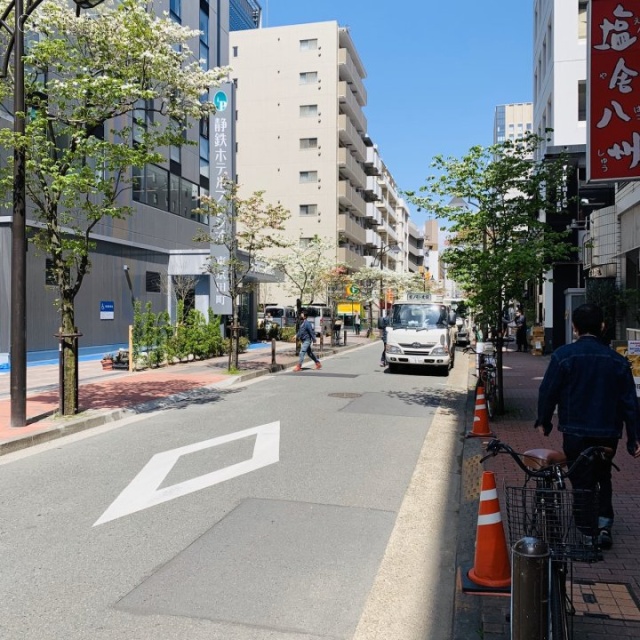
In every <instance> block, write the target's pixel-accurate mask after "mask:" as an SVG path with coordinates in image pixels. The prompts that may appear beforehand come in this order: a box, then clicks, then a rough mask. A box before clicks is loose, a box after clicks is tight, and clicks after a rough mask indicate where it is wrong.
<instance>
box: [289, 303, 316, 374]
mask: <svg viewBox="0 0 640 640" xmlns="http://www.w3.org/2000/svg"><path fill="white" fill-rule="evenodd" d="M296 338H298V340H300V342H302V346H301V347H300V362H298V364H297V365H296V366H295V367H294V368H293V370H294V371H300V369H302V363H303V361H304V357H305V355H307V354H308V355H309V357H310V358H311V359H312V360H313V361H314V362H315V363H316V369H322V365H321V364H320V359H319V358H318V357H317V356H316V354H315V353H313V351H312V350H311V345H312V344H315V342H316V330H315V329H314V328H313V325H312V324H311V322H309V320H307V314H306V312H304V311H303V312H302V313H301V314H300V328H299V329H298V333H297V335H296Z"/></svg>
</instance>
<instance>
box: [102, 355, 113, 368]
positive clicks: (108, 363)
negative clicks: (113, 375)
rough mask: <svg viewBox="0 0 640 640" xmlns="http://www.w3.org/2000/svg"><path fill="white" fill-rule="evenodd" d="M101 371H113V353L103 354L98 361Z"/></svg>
mask: <svg viewBox="0 0 640 640" xmlns="http://www.w3.org/2000/svg"><path fill="white" fill-rule="evenodd" d="M100 364H101V365H102V368H103V370H105V371H108V370H110V369H113V353H105V354H104V355H103V356H102V360H100Z"/></svg>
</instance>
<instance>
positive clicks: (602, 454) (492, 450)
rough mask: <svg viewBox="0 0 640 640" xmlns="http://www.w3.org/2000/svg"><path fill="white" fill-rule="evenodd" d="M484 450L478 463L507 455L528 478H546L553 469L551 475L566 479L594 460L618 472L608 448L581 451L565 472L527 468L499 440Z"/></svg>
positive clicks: (557, 469)
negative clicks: (608, 465) (499, 455)
mask: <svg viewBox="0 0 640 640" xmlns="http://www.w3.org/2000/svg"><path fill="white" fill-rule="evenodd" d="M486 450H487V451H488V453H487V455H486V456H484V457H483V458H481V460H480V462H481V463H482V462H484V461H485V460H487V459H489V458H492V457H494V456H497V455H498V454H499V453H501V452H502V453H508V454H509V455H510V456H511V457H512V458H513V459H514V460H515V461H516V463H517V465H518V466H519V467H520V468H521V469H522V470H523V471H524V472H525V474H526V475H527V476H528V477H529V478H548V477H549V475H550V470H551V469H553V473H554V474H557V475H559V476H560V477H561V478H568V477H569V476H570V475H571V474H572V473H573V472H574V471H575V470H576V469H577V468H578V467H579V466H581V465H583V464H586V463H590V462H593V461H594V460H595V459H598V458H599V459H600V460H605V461H606V462H608V463H609V464H610V465H611V466H612V467H613V468H614V469H616V470H617V471H620V469H619V468H618V467H617V466H616V464H615V463H614V462H613V459H612V455H611V454H612V453H613V451H612V449H610V448H609V447H589V448H587V449H585V450H584V451H582V452H581V453H580V455H579V456H578V457H577V459H576V460H575V461H574V463H573V464H572V465H571V467H570V468H569V469H567V470H566V471H562V470H561V469H560V468H559V465H557V464H554V465H551V466H550V467H547V468H546V469H540V470H538V471H534V470H533V469H530V468H529V467H527V466H526V465H525V464H524V462H522V457H523V456H524V454H523V453H518V452H517V451H514V450H513V449H512V448H511V447H510V446H509V445H508V444H506V443H505V442H501V441H500V440H497V439H495V438H494V439H493V440H491V441H490V442H488V443H487V447H486Z"/></svg>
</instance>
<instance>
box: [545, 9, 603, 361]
mask: <svg viewBox="0 0 640 640" xmlns="http://www.w3.org/2000/svg"><path fill="white" fill-rule="evenodd" d="M533 7H534V12H533V22H534V24H533V28H534V38H533V42H534V51H533V104H534V106H533V131H534V132H536V133H537V134H538V135H539V136H541V137H542V138H545V139H546V142H545V143H544V144H543V145H542V147H541V149H540V158H542V157H547V158H557V157H559V156H560V155H561V154H562V155H563V156H564V157H566V158H567V161H568V164H569V165H570V167H571V171H570V172H569V176H570V178H569V180H568V183H567V188H566V207H565V211H563V212H562V213H559V214H552V213H549V212H547V213H546V214H544V215H546V222H547V223H549V224H551V225H552V226H553V227H554V228H556V229H559V230H564V229H568V230H570V231H571V234H572V243H573V245H574V246H575V247H576V251H575V253H574V255H573V256H572V257H571V258H570V259H569V260H567V261H565V262H563V263H558V264H556V265H554V267H553V269H552V271H551V272H549V273H548V274H547V279H546V280H545V282H543V283H540V285H539V287H537V290H536V291H535V292H534V296H535V301H536V318H535V320H536V321H538V322H540V323H542V324H543V325H544V329H545V348H546V349H547V350H549V351H551V350H553V349H555V348H556V347H558V346H560V345H562V344H565V342H567V340H570V339H571V332H570V320H569V319H570V317H571V310H572V309H573V308H574V307H575V306H576V305H577V304H580V303H581V302H582V301H583V300H584V288H585V285H586V281H585V272H584V269H583V263H582V258H581V252H580V251H579V248H580V247H581V245H582V244H583V242H584V235H585V230H586V226H587V219H588V216H589V214H590V213H591V211H593V210H594V209H595V208H596V207H600V206H606V205H609V204H612V203H613V192H612V188H611V187H610V186H602V185H588V184H587V182H586V121H587V100H586V96H587V93H586V81H587V64H586V44H587V8H588V2H586V1H583V0H579V1H578V2H566V1H565V0H534V3H533ZM586 275H588V273H587V274H586Z"/></svg>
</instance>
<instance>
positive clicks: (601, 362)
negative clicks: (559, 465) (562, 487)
mask: <svg viewBox="0 0 640 640" xmlns="http://www.w3.org/2000/svg"><path fill="white" fill-rule="evenodd" d="M571 320H572V323H573V331H574V334H575V335H576V337H577V340H576V341H575V342H573V343H572V344H567V345H564V346H562V347H560V348H558V349H556V350H555V351H554V352H553V354H552V356H551V360H550V362H549V366H548V367H547V370H546V372H545V374H544V378H543V380H542V384H541V385H540V389H539V393H538V419H537V420H536V423H535V425H534V426H535V427H542V429H543V432H544V435H545V436H548V435H549V433H551V430H552V429H553V423H552V416H553V412H554V410H555V408H556V406H557V407H558V431H560V432H562V447H563V449H564V453H565V455H566V456H567V460H568V464H569V466H571V464H572V462H573V461H575V460H576V459H577V458H578V456H579V455H580V453H581V452H582V451H584V450H585V449H586V448H588V447H594V446H597V447H610V448H611V449H613V451H614V454H615V451H616V449H617V447H618V441H619V440H620V438H621V437H622V424H623V422H624V425H625V427H626V433H627V451H628V452H629V453H630V454H631V455H632V456H633V457H634V458H638V457H640V443H639V440H640V414H639V409H638V399H637V398H636V389H635V383H634V380H633V376H632V374H631V368H630V365H629V362H628V361H627V359H626V358H624V357H623V356H622V355H620V354H619V353H617V352H616V351H614V350H613V349H611V348H610V347H609V346H607V345H606V344H604V343H603V342H602V341H601V339H600V336H601V333H602V330H603V328H604V322H603V314H602V309H600V307H598V306H597V305H595V304H583V305H581V306H579V307H578V308H577V309H575V311H574V312H573V316H572V318H571ZM571 484H572V486H573V488H574V489H588V490H593V489H595V488H596V486H597V485H598V484H599V485H600V504H599V513H598V515H599V518H598V527H599V530H600V534H599V538H598V543H599V545H600V546H601V547H602V548H603V549H610V548H611V545H612V544H613V540H612V537H611V527H612V525H613V517H614V513H613V504H612V493H613V489H612V484H611V465H610V464H608V463H606V462H604V461H596V462H595V463H594V464H593V465H592V466H589V467H586V466H585V467H580V468H579V469H578V472H577V473H575V474H573V475H572V477H571Z"/></svg>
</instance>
